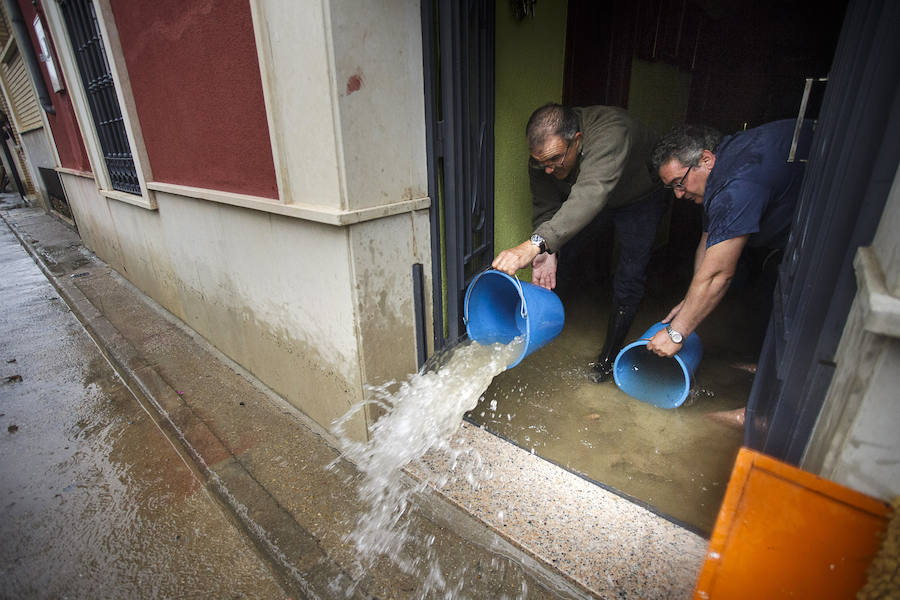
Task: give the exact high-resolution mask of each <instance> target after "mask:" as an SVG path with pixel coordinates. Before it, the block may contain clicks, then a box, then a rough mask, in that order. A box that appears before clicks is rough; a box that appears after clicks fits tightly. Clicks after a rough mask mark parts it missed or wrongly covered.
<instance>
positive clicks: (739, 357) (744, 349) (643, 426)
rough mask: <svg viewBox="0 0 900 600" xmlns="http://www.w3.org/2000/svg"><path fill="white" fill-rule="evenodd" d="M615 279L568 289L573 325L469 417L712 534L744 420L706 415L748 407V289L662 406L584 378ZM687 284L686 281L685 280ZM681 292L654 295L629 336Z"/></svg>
mask: <svg viewBox="0 0 900 600" xmlns="http://www.w3.org/2000/svg"><path fill="white" fill-rule="evenodd" d="M607 289H608V288H603V289H596V288H589V289H583V290H577V291H572V292H569V293H568V294H567V295H565V296H563V301H564V304H565V308H566V324H565V327H564V329H563V331H562V333H561V334H560V336H559V337H558V338H557V339H556V340H554V341H553V342H552V343H551V344H549V345H548V346H546V347H545V348H543V349H541V350H539V351H538V352H536V353H534V354H532V355H531V356H529V357H527V358H526V359H525V360H524V361H522V363H521V364H520V365H518V366H517V367H515V368H513V369H511V370H509V371H505V372H503V373H501V374H500V375H498V376H497V377H496V378H495V379H494V381H493V383H492V384H491V386H490V387H489V388H488V390H487V392H486V393H485V402H484V403H482V404H479V406H478V408H476V409H475V410H473V411H471V412H470V413H468V414H467V418H468V419H469V420H471V421H473V422H474V423H476V424H478V425H483V426H484V427H485V429H487V430H488V431H491V432H493V433H495V434H497V435H499V436H501V437H503V438H505V439H507V440H509V441H511V442H512V443H514V444H516V445H518V446H520V447H522V448H524V449H526V450H529V451H531V450H533V451H534V453H535V454H537V455H539V456H541V457H543V458H545V459H547V460H550V461H552V462H554V463H556V464H558V465H560V466H562V467H565V468H567V469H569V470H571V471H574V472H576V473H578V474H580V475H583V476H584V477H586V478H588V479H591V480H593V481H595V482H598V483H600V484H601V485H603V486H605V487H609V488H612V489H613V490H615V491H617V492H620V493H622V494H624V495H626V496H630V497H632V498H635V499H637V500H639V501H640V502H643V503H645V504H647V505H649V506H650V507H652V508H653V509H654V510H655V511H656V512H659V513H661V514H663V515H665V516H668V517H671V518H673V519H674V520H676V521H678V522H680V523H682V524H684V525H686V526H688V527H689V528H691V529H693V530H695V531H698V532H699V533H702V534H705V535H708V534H709V533H710V532H711V530H712V527H713V525H714V524H715V519H716V516H717V514H718V509H719V505H720V504H721V500H722V498H723V496H724V493H725V488H726V486H727V484H728V478H729V476H730V474H731V468H732V465H733V462H734V458H735V456H736V455H737V451H738V449H739V448H740V446H741V444H742V442H743V429H742V428H741V427H735V426H729V425H725V424H723V423H721V422H719V421H716V420H714V419H712V418H710V416H709V415H710V414H711V413H716V412H719V411H728V410H732V409H740V408H743V407H744V406H745V405H746V400H747V397H748V396H749V393H750V387H751V385H752V382H753V373H752V372H751V369H750V367H749V365H750V364H752V363H755V362H756V358H757V354H758V349H757V348H755V344H756V343H758V341H759V337H760V336H759V327H761V326H762V327H763V328H764V325H765V324H764V323H763V324H762V325H760V319H752V318H747V311H748V310H749V307H748V304H747V301H746V296H744V297H742V296H741V295H740V294H735V295H734V296H731V297H729V298H727V299H726V300H725V301H723V303H722V304H721V305H720V306H719V308H718V309H717V311H716V312H714V313H713V314H712V315H711V316H710V317H709V318H708V319H707V321H706V322H704V323H703V324H702V325H701V327H700V328H699V330H698V335H699V336H700V337H701V341H702V342H703V346H704V355H703V359H702V361H701V363H700V366H699V368H698V371H697V374H696V378H695V379H696V383H695V385H694V387H693V389H692V390H691V394H690V396H689V397H688V399H687V400H686V401H685V403H684V404H683V405H682V406H681V407H679V408H676V409H670V410H665V409H660V408H656V407H654V406H652V405H649V404H646V403H643V402H640V401H638V400H635V399H633V398H631V397H629V396H627V395H626V394H624V393H623V392H621V391H620V390H619V389H618V388H617V387H616V385H615V383H613V382H611V381H610V382H607V383H604V384H595V383H592V382H590V381H589V380H588V374H589V371H590V365H591V363H592V361H594V360H595V359H596V356H597V354H598V352H599V350H600V347H601V345H602V343H603V336H604V334H605V328H606V320H607V315H608V310H609V308H608V302H609V301H608V299H607V295H608V293H609V292H608V291H606V290H607ZM679 289H686V285H685V286H684V288H679ZM678 299H679V298H675V297H674V296H672V295H671V294H670V293H662V294H656V295H653V294H648V297H647V298H645V301H644V304H643V305H642V307H641V311H640V313H639V314H638V317H637V318H636V319H635V322H634V324H633V325H632V327H631V330H630V332H629V336H628V338H627V340H626V343H627V342H630V341H634V340H635V339H637V338H638V337H640V335H641V334H642V333H643V332H644V331H646V330H647V329H648V328H649V327H650V326H651V325H652V324H653V323H655V322H656V321H657V320H658V319H660V318H662V317H663V316H664V315H665V314H666V313H667V312H668V310H669V308H670V307H671V306H672V305H674V304H675V303H676V302H677V301H678Z"/></svg>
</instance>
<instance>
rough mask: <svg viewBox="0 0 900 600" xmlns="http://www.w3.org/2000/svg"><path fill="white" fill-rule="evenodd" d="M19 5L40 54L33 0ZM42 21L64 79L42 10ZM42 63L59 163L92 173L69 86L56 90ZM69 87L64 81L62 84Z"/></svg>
mask: <svg viewBox="0 0 900 600" xmlns="http://www.w3.org/2000/svg"><path fill="white" fill-rule="evenodd" d="M19 7H20V8H21V10H22V16H23V17H24V18H25V24H26V25H27V27H28V32H29V33H30V34H31V43H32V45H33V47H34V51H35V53H37V54H40V51H41V50H40V48H41V47H40V45H39V44H38V40H37V35H36V34H35V33H34V27H33V25H32V24H33V23H34V16H35V14H36V13H35V7H34V5H32V4H31V2H30V0H19ZM41 21H42V22H43V24H44V32H45V33H46V34H47V38H48V41H49V42H50V45H51V46H52V47H51V49H50V51H51V52H52V53H54V56H53V61H54V63H55V64H56V72H57V73H58V74H59V77H60V78H61V79H64V78H63V75H62V69H61V68H60V66H59V58H57V57H56V55H55V53H56V48H55V42H56V40H53V39H52V38H51V36H50V29H49V27H47V18H46V17H45V16H44V14H43V12H41ZM40 64H41V73H42V74H43V76H44V77H43V79H44V85H46V86H47V93H48V94H49V95H50V101H51V102H52V103H53V109H54V110H55V111H56V114H55V115H51V114H49V113H46V115H47V122H48V123H49V124H50V131H51V132H52V133H53V140H54V141H55V142H56V151H57V153H58V154H59V162H60V166H63V167H66V168H69V169H75V170H76V171H86V172H88V173H90V172H91V163H90V161H89V160H88V156H87V150H86V149H85V147H84V140H83V139H82V138H81V130H79V129H78V121H76V120H75V111H74V109H73V108H72V101H71V99H70V98H69V94H68V88H67V87H66V89H63V91H62V92H54V91H53V86H52V85H51V84H50V76H49V75H48V74H47V66H46V65H45V64H44V63H40ZM63 85H64V86H66V84H65V83H63Z"/></svg>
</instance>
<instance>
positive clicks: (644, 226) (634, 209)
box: [559, 189, 671, 308]
mask: <svg viewBox="0 0 900 600" xmlns="http://www.w3.org/2000/svg"><path fill="white" fill-rule="evenodd" d="M670 198H671V194H669V193H668V192H667V190H664V189H660V190H657V191H655V192H652V193H650V194H648V195H647V196H646V197H644V198H643V199H642V200H638V201H637V202H634V203H632V204H629V205H627V206H622V207H619V208H608V209H605V210H603V211H602V212H601V213H600V214H599V215H597V218H595V219H594V220H593V221H592V222H591V223H590V224H589V225H588V226H587V227H585V228H584V229H583V230H582V231H580V232H579V233H578V235H576V236H575V237H574V238H572V239H571V240H570V241H569V243H567V244H566V245H565V246H563V247H562V248H561V249H560V267H559V270H560V278H561V279H565V280H570V281H569V283H570V284H571V283H572V280H573V278H576V279H574V281H577V278H582V279H583V278H584V277H585V275H586V273H585V269H587V268H592V267H590V265H591V263H593V264H594V265H595V267H593V268H597V269H598V271H599V273H600V274H601V275H602V274H603V273H604V272H605V271H606V270H607V269H606V267H605V264H608V263H605V264H598V263H597V261H604V260H606V261H608V260H609V254H608V253H607V252H604V251H603V248H602V246H606V244H604V242H606V241H608V240H609V236H610V229H614V230H615V235H616V238H617V239H618V241H619V259H618V261H617V264H616V270H615V275H614V276H613V303H614V305H615V306H627V307H634V308H637V305H638V304H640V302H641V299H642V298H643V297H644V290H645V288H646V282H647V263H649V262H650V254H651V252H652V251H653V242H654V240H655V239H656V231H657V229H659V224H660V221H662V218H663V215H665V213H666V209H667V208H668V206H669V199H670ZM598 246H600V247H599V248H598Z"/></svg>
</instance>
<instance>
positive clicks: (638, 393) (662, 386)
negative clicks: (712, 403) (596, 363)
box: [613, 323, 703, 408]
mask: <svg viewBox="0 0 900 600" xmlns="http://www.w3.org/2000/svg"><path fill="white" fill-rule="evenodd" d="M665 327H666V325H665V323H657V324H656V325H654V326H652V327H651V328H650V329H648V330H647V331H645V332H644V335H642V336H641V338H640V339H639V340H638V341H636V342H632V343H630V344H628V345H627V346H625V347H624V348H622V350H621V351H620V352H619V355H618V356H616V362H615V363H613V378H615V380H616V385H617V386H619V389H620V390H622V391H623V392H625V393H626V394H628V395H629V396H631V397H632V398H637V399H638V400H641V401H643V402H649V403H650V404H653V405H655V406H658V407H660V408H675V407H676V406H681V404H682V403H683V402H684V401H685V399H687V397H688V392H690V390H691V381H692V379H693V377H694V373H695V372H696V371H697V365H699V364H700V359H701V358H703V344H701V343H700V338H699V337H698V336H697V333H696V332H694V333H692V334H691V335H689V336H688V337H687V339H686V340H684V345H683V346H682V347H681V350H679V351H678V353H677V354H675V356H674V357H672V358H663V357H661V356H657V355H656V354H653V353H652V352H650V351H649V350H647V342H648V341H649V340H650V338H652V337H653V336H654V335H655V334H656V332H657V331H659V330H661V329H665Z"/></svg>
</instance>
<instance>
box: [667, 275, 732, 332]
mask: <svg viewBox="0 0 900 600" xmlns="http://www.w3.org/2000/svg"><path fill="white" fill-rule="evenodd" d="M730 285H731V277H730V276H727V275H725V274H723V273H716V274H715V275H713V276H712V277H710V278H703V279H702V280H698V278H697V275H695V276H694V280H693V281H692V282H691V286H690V288H688V293H687V296H685V299H684V305H683V306H682V307H681V311H679V313H678V314H677V315H676V316H675V318H674V319H672V322H671V325H672V328H673V329H674V330H676V331H679V332H681V334H682V335H684V336H685V337H687V336H689V335H690V334H691V333H693V331H694V330H695V329H697V326H698V325H700V323H701V322H703V319H705V318H706V317H707V316H708V315H709V313H711V312H712V311H713V309H714V308H715V307H716V306H718V304H719V302H721V301H722V298H723V297H725V292H727V291H728V287H729V286H730Z"/></svg>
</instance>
